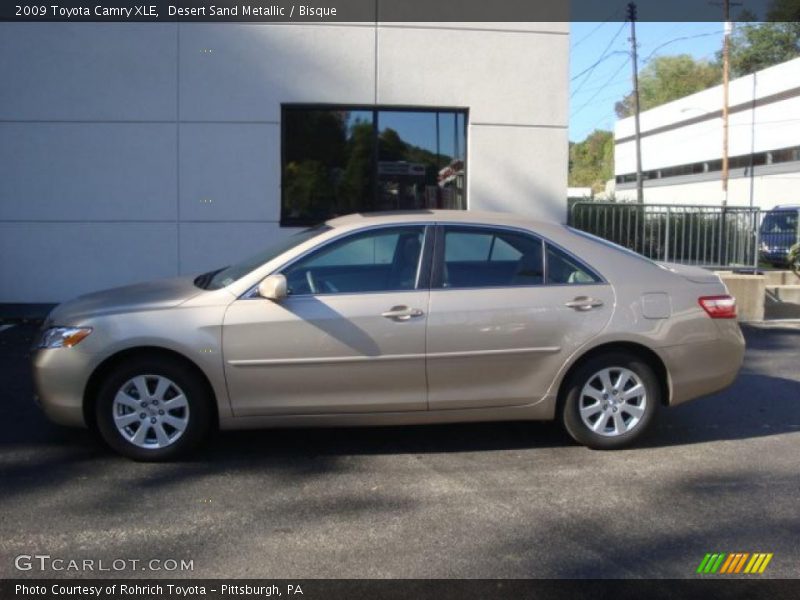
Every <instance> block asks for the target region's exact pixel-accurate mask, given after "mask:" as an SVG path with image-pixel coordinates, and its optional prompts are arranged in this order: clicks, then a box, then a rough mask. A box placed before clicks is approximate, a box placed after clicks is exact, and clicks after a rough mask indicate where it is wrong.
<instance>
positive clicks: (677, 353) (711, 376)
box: [658, 319, 745, 406]
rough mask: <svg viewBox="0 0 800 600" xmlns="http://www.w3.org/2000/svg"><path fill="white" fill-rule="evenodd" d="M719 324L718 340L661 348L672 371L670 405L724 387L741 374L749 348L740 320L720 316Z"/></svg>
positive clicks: (661, 354)
mask: <svg viewBox="0 0 800 600" xmlns="http://www.w3.org/2000/svg"><path fill="white" fill-rule="evenodd" d="M717 326H718V327H719V331H720V336H719V338H718V339H716V340H712V341H708V342H699V343H694V344H681V345H678V346H669V347H666V348H661V349H659V351H658V353H659V355H660V356H661V359H662V360H663V361H664V365H665V366H666V367H667V373H669V379H670V392H671V393H670V399H669V405H670V406H676V405H678V404H682V403H684V402H688V401H689V400H693V399H695V398H699V397H701V396H707V395H709V394H713V393H714V392H719V391H720V390H724V389H725V388H726V387H728V386H729V385H731V384H732V383H733V382H734V380H735V379H736V376H737V375H738V374H739V369H741V366H742V361H743V360H744V351H745V344H744V336H743V335H742V331H741V329H739V324H738V323H737V322H736V321H735V320H733V319H731V320H724V321H723V320H719V321H718V322H717Z"/></svg>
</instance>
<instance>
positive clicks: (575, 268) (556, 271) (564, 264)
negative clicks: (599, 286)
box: [547, 244, 601, 285]
mask: <svg viewBox="0 0 800 600" xmlns="http://www.w3.org/2000/svg"><path fill="white" fill-rule="evenodd" d="M600 281H601V279H600V277H599V276H598V275H597V273H595V272H594V271H592V270H591V269H589V267H587V266H586V265H584V264H583V263H581V262H580V261H579V260H578V259H576V258H575V257H573V256H570V255H569V254H567V253H566V252H564V251H563V250H561V249H560V248H556V247H555V246H553V245H552V244H547V283H548V284H549V285H565V284H566V285H570V284H572V285H580V284H586V283H598V282H600Z"/></svg>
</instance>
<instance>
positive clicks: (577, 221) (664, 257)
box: [569, 202, 770, 268]
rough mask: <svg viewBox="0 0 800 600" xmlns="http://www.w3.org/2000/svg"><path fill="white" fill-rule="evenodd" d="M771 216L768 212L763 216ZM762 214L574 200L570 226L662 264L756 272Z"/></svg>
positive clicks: (739, 209) (744, 210)
mask: <svg viewBox="0 0 800 600" xmlns="http://www.w3.org/2000/svg"><path fill="white" fill-rule="evenodd" d="M764 214H770V213H764ZM761 219H762V215H761V211H759V209H758V208H749V207H739V206H736V207H731V206H729V207H721V206H698V205H680V204H625V203H616V202H577V203H575V204H574V205H573V206H572V209H571V210H570V213H569V224H570V225H572V226H573V227H575V228H577V229H581V230H583V231H586V232H588V233H592V234H594V235H597V236H599V237H602V238H605V239H607V240H609V241H612V242H615V243H617V244H620V245H622V246H625V247H626V248H630V249H631V250H633V251H634V252H638V253H639V254H642V255H644V256H647V257H648V258H651V259H653V260H657V261H661V262H675V263H684V264H693V265H699V266H706V267H748V268H757V267H758V263H759V250H760V246H761V240H760V224H761Z"/></svg>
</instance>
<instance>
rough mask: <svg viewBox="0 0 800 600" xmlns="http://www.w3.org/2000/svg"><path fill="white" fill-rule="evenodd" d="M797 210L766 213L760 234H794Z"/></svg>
mask: <svg viewBox="0 0 800 600" xmlns="http://www.w3.org/2000/svg"><path fill="white" fill-rule="evenodd" d="M797 212H798V211H797V210H774V211H771V212H769V213H767V216H766V217H764V223H762V225H761V233H794V232H795V231H797Z"/></svg>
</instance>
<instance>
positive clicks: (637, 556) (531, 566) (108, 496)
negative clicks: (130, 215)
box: [0, 324, 800, 578]
mask: <svg viewBox="0 0 800 600" xmlns="http://www.w3.org/2000/svg"><path fill="white" fill-rule="evenodd" d="M33 332H34V328H33V326H32V325H24V324H22V325H16V326H14V327H11V328H8V329H5V330H3V331H0V403H1V406H2V411H3V412H2V414H3V419H2V421H1V422H0V577H3V578H7V577H53V576H55V577H61V576H65V577H66V576H69V577H75V576H81V575H84V576H123V577H127V576H143V577H145V576H146V577H152V576H156V577H161V576H172V577H175V576H180V577H203V578H209V577H265V578H267V577H284V578H306V577H338V578H361V577H406V578H411V577H413V578H417V577H419V578H449V577H470V578H474V577H488V578H495V577H499V578H505V577H570V578H572V577H625V578H627V577H671V578H672V577H675V578H683V577H695V576H696V575H695V570H696V568H697V566H698V564H699V563H700V561H701V560H702V559H703V557H704V555H705V554H706V553H708V552H769V553H773V554H774V556H773V558H772V561H771V562H770V564H769V566H768V568H767V569H766V571H765V573H764V574H763V575H761V577H798V576H800V508H799V507H800V499H799V496H800V352H799V351H800V327H798V326H797V325H790V324H773V325H769V326H766V325H765V326H759V327H748V328H746V330H745V333H746V337H747V343H748V350H747V356H746V362H745V366H744V369H743V370H742V372H741V374H740V376H739V378H738V380H737V381H736V383H735V384H734V386H733V387H732V388H730V389H729V390H727V391H725V392H723V393H720V394H717V395H715V396H712V397H709V398H705V399H702V400H698V401H695V402H692V403H689V404H686V405H684V406H680V407H676V408H674V409H669V410H662V411H661V413H660V414H659V420H658V424H657V426H656V427H654V429H653V430H652V431H651V432H650V435H649V436H648V438H647V440H646V441H645V442H644V443H642V444H641V445H639V447H637V448H634V449H631V450H625V451H618V452H596V451H591V450H587V449H585V448H582V447H579V446H576V445H574V444H573V443H572V442H571V441H570V439H569V438H568V437H567V435H566V434H565V433H563V432H562V431H561V429H560V427H559V426H558V425H556V424H554V423H492V424H468V425H447V426H420V427H392V428H365V429H328V430H321V429H320V430H312V429H304V430H265V431H251V432H230V433H221V434H219V435H218V436H217V437H216V439H214V440H213V441H212V442H211V443H210V444H209V445H207V446H206V447H205V448H203V449H202V450H201V451H200V452H198V453H197V454H195V455H193V456H191V457H190V458H189V459H187V460H185V461H183V462H176V463H170V464H139V463H134V462H131V461H128V460H126V459H124V458H121V457H118V456H116V455H114V454H112V453H111V452H110V451H108V450H106V449H105V448H104V447H103V446H102V444H101V443H100V442H98V441H97V440H96V439H95V438H94V437H93V436H92V435H91V434H90V433H88V432H86V431H80V430H70V429H65V428H61V427H57V426H55V425H52V424H50V423H48V421H47V420H46V419H45V418H44V417H43V415H42V414H41V412H40V411H39V409H38V408H37V407H36V406H35V405H34V404H33V402H32V400H31V396H32V388H31V384H30V372H29V367H28V363H27V356H26V355H27V351H28V346H29V344H30V341H31V338H32V335H33ZM20 555H31V556H33V555H49V556H50V557H51V559H48V560H52V559H56V558H58V559H63V560H65V561H69V560H77V561H82V560H84V559H87V560H92V561H95V562H94V563H93V564H94V566H95V568H98V567H99V561H104V562H103V563H102V564H103V565H105V567H109V566H110V565H113V564H114V563H112V561H113V560H117V561H119V560H120V559H122V560H125V561H128V562H126V563H125V565H126V566H125V567H124V569H123V570H122V571H113V570H112V571H110V572H109V571H106V572H97V571H95V572H84V573H82V574H81V573H80V572H75V571H70V570H67V567H69V562H64V563H57V564H59V565H60V566H62V567H63V568H64V570H62V571H53V570H49V569H48V570H45V571H41V570H39V569H38V568H37V565H36V564H34V565H33V568H32V569H31V570H27V571H19V570H17V569H16V568H15V557H17V556H20ZM150 559H159V560H162V561H164V560H169V559H172V560H176V561H181V560H184V561H191V566H192V570H191V571H185V572H180V571H178V572H164V571H163V570H162V571H143V570H142V567H141V566H140V565H141V564H143V563H144V564H148V561H149V560H150ZM130 561H143V563H133V562H130ZM22 564H23V566H24V565H25V562H24V561H23V563H22ZM121 564H122V563H120V562H117V563H116V565H117V566H119V565H121ZM133 564H135V565H136V566H135V567H132V566H130V565H133ZM168 564H169V565H172V564H171V563H168ZM707 577H708V576H707Z"/></svg>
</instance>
